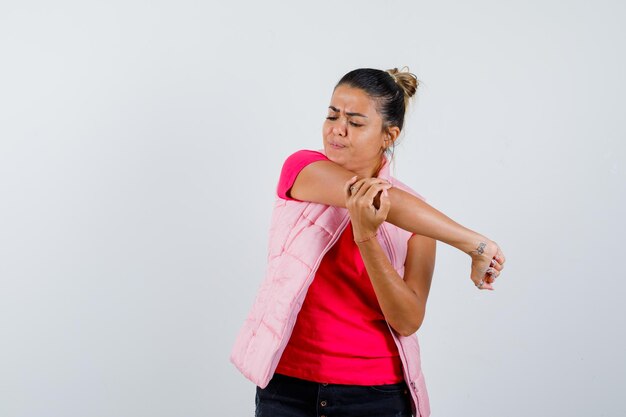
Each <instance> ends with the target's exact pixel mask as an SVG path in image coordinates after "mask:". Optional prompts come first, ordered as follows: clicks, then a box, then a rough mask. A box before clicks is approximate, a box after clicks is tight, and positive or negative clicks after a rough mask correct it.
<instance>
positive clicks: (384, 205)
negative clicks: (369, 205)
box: [376, 188, 391, 220]
mask: <svg viewBox="0 0 626 417" xmlns="http://www.w3.org/2000/svg"><path fill="white" fill-rule="evenodd" d="M389 209H391V200H390V199H389V193H388V192H387V188H385V189H384V190H383V194H382V195H381V196H380V207H379V208H378V211H377V212H376V216H377V217H379V218H381V217H382V219H383V220H385V219H387V214H389Z"/></svg>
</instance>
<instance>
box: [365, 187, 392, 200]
mask: <svg viewBox="0 0 626 417" xmlns="http://www.w3.org/2000/svg"><path fill="white" fill-rule="evenodd" d="M363 188H365V187H363ZM389 188H391V184H382V183H375V184H371V185H370V186H369V188H368V189H367V190H365V192H364V193H363V198H365V199H366V201H368V202H371V203H373V202H374V198H376V196H377V195H378V194H379V193H381V192H383V190H386V189H389Z"/></svg>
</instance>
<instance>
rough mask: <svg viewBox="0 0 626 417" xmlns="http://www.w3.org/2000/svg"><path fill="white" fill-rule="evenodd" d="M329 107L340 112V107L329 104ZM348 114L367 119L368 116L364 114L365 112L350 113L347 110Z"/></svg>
mask: <svg viewBox="0 0 626 417" xmlns="http://www.w3.org/2000/svg"><path fill="white" fill-rule="evenodd" d="M328 108H329V109H331V110H332V111H334V112H337V113H339V109H338V108H337V107H333V106H328ZM346 114H347V115H348V116H358V117H365V118H366V119H367V116H366V115H364V114H361V113H349V112H346Z"/></svg>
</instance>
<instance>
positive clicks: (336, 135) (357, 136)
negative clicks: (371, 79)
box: [322, 85, 399, 177]
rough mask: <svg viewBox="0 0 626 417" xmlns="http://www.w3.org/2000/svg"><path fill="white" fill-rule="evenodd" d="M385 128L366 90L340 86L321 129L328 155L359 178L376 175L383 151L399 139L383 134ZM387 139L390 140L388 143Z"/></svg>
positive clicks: (332, 98)
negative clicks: (394, 140)
mask: <svg viewBox="0 0 626 417" xmlns="http://www.w3.org/2000/svg"><path fill="white" fill-rule="evenodd" d="M382 126H383V120H382V117H381V116H380V114H379V113H378V111H377V109H376V103H375V102H374V100H372V99H371V98H370V97H369V96H368V95H367V93H366V92H365V91H363V90H361V89H360V88H354V87H349V86H347V85H339V86H338V87H337V88H335V91H334V92H333V96H332V97H331V100H330V106H328V115H327V117H326V120H325V121H324V126H323V129H322V136H323V138H324V151H325V152H326V156H327V157H328V159H330V160H331V161H333V162H335V163H337V164H339V165H341V166H343V167H344V168H346V169H349V170H350V171H353V172H355V173H357V174H359V176H360V177H372V176H375V175H376V174H377V170H378V169H379V168H380V163H381V158H382V153H383V149H384V148H386V145H387V144H389V145H391V143H392V140H393V139H395V136H397V134H396V135H394V132H392V133H391V135H390V133H389V132H386V131H385V132H383V128H382ZM392 129H393V128H392ZM395 129H396V130H397V128H395ZM398 133H399V131H398ZM388 139H391V140H389V141H387V142H386V140H388Z"/></svg>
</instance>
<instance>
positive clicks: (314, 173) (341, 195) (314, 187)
mask: <svg viewBox="0 0 626 417" xmlns="http://www.w3.org/2000/svg"><path fill="white" fill-rule="evenodd" d="M354 175H355V174H354V173H353V172H352V171H349V170H347V169H345V168H343V167H342V166H340V165H338V164H336V163H334V162H332V161H316V162H312V163H310V164H308V165H307V166H306V167H305V168H304V169H302V171H300V173H299V174H298V176H297V177H296V180H295V182H294V183H293V186H292V187H291V190H290V195H291V197H293V198H295V199H298V200H302V201H311V202H315V203H321V204H327V205H330V206H336V207H345V205H346V196H345V184H346V182H348V181H349V180H350V179H351V178H353V177H354ZM369 181H370V182H371V181H376V180H375V179H372V180H369ZM388 193H389V200H390V202H391V208H390V210H389V214H388V215H387V219H386V221H387V222H389V223H392V224H394V225H396V226H398V227H400V228H402V229H404V230H407V231H409V232H413V233H416V234H419V235H422V236H427V237H430V238H433V239H436V240H439V241H441V242H444V243H447V244H449V245H451V246H453V247H455V248H457V249H459V250H461V251H463V252H465V253H467V254H468V255H470V256H471V257H472V272H471V277H472V280H473V281H474V283H478V282H479V281H480V280H481V279H484V280H485V282H486V283H487V284H486V285H485V286H483V287H482V288H485V289H492V287H491V285H490V284H491V283H492V282H493V278H492V277H493V276H497V275H498V274H499V271H500V270H501V269H502V264H503V263H504V261H505V257H504V254H503V253H502V252H501V251H500V249H499V247H498V246H497V244H496V243H495V242H493V241H491V240H489V239H487V238H486V237H485V236H483V235H481V234H479V233H476V232H474V231H472V230H470V229H468V228H466V227H464V226H462V225H460V224H458V223H457V222H455V221H454V220H452V219H450V218H449V217H448V216H446V215H445V214H443V213H442V212H440V211H439V210H437V209H435V208H434V207H432V206H430V205H429V204H428V203H426V202H424V201H422V200H421V199H419V198H418V197H415V196H414V195H412V194H410V193H407V192H405V191H402V190H400V189H398V188H391V189H389V191H388ZM492 259H495V262H492ZM489 268H493V269H495V271H493V270H491V269H489ZM488 272H492V274H489V273H488Z"/></svg>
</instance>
